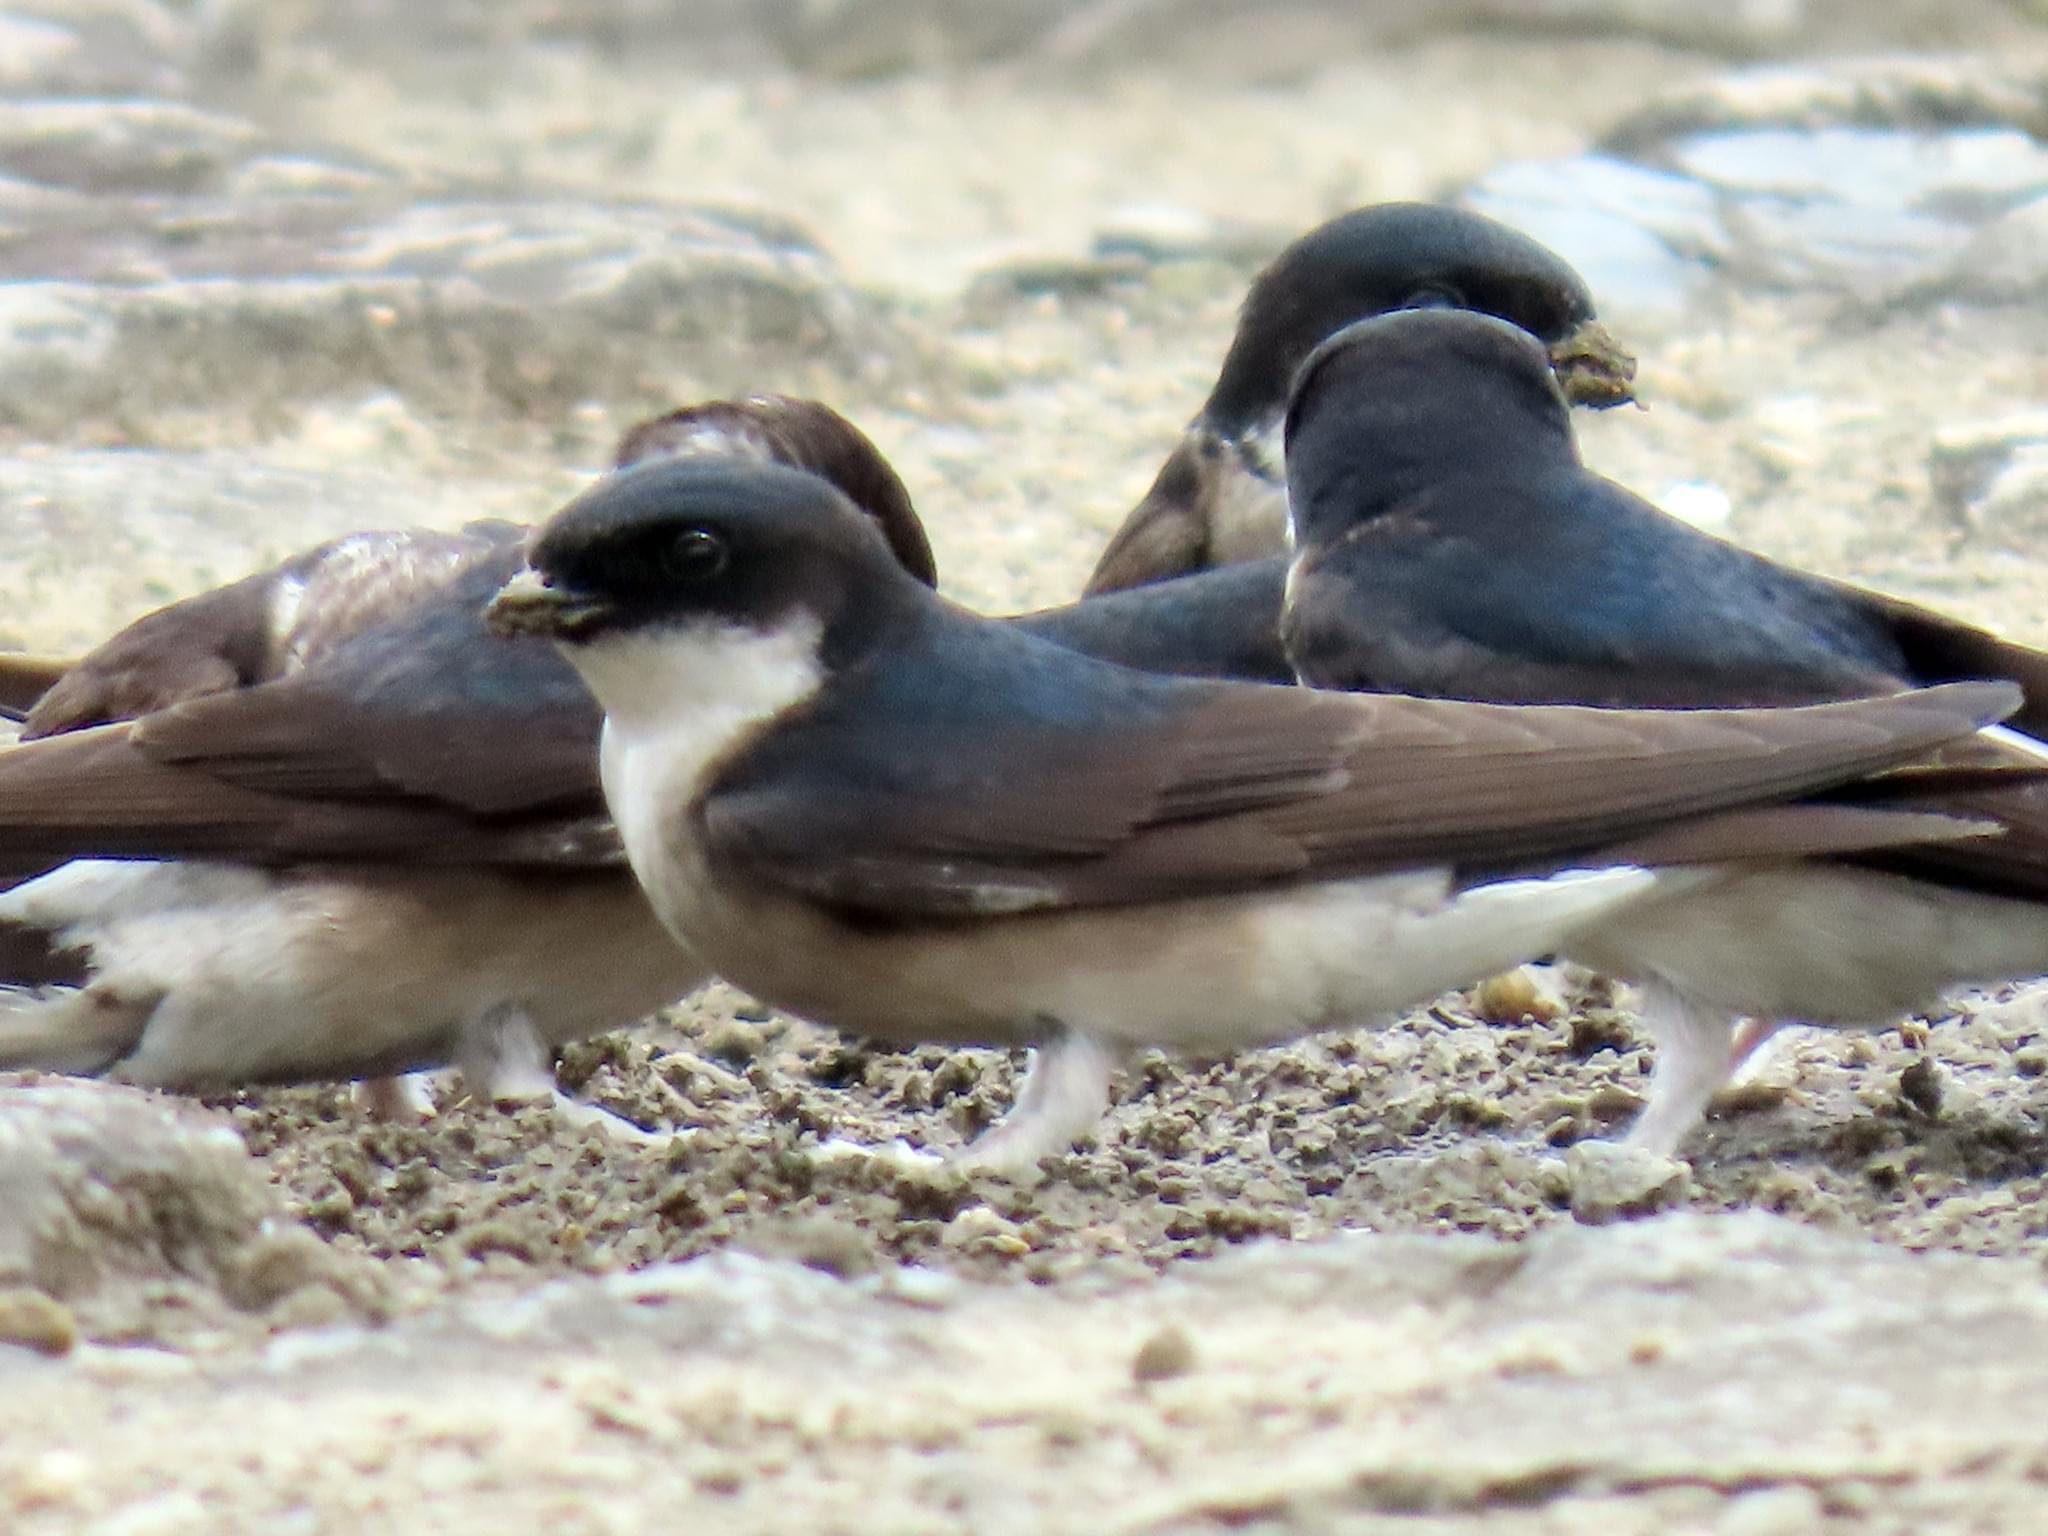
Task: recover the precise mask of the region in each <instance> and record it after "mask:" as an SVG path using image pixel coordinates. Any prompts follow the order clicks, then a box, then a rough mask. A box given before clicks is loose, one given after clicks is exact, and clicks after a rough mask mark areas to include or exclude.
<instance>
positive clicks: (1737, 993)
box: [1563, 863, 2048, 1151]
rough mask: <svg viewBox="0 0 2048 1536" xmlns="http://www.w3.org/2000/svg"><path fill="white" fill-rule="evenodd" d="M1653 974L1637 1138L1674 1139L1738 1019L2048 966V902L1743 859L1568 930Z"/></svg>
mask: <svg viewBox="0 0 2048 1536" xmlns="http://www.w3.org/2000/svg"><path fill="white" fill-rule="evenodd" d="M1563 952H1564V953H1566V954H1568V955H1570V956H1571V958H1573V959H1574V960H1578V961H1580V962H1582V963H1584V964H1586V965H1590V966H1592V967H1593V968H1594V969H1595V970H1598V971H1602V972H1604V973H1605V974H1607V975H1610V976H1619V977H1622V978H1624V979H1626V980H1629V981H1633V982H1636V983H1638V984H1639V985H1641V986H1643V987H1644V988H1645V989H1646V991H1647V992H1649V994H1650V1000H1649V1001H1648V1002H1647V1003H1646V1005H1645V1010H1644V1022H1645V1024H1646V1025H1647V1026H1648V1027H1649V1030H1650V1032H1651V1035H1652V1037H1653V1038H1654V1039H1655V1041H1656V1043H1657V1049H1658V1062H1657V1069H1656V1075H1655V1076H1654V1077H1653V1078H1652V1080H1651V1092H1650V1103H1649V1106H1648V1107H1647V1108H1646V1109H1645V1110H1644V1112H1643V1116H1642V1119H1641V1120H1640V1121H1639V1122H1638V1125H1637V1127H1636V1129H1635V1130H1634V1131H1632V1132H1631V1133H1630V1137H1629V1139H1630V1140H1631V1141H1632V1142H1638V1143H1641V1144H1645V1145H1650V1146H1652V1147H1654V1148H1655V1149H1656V1150H1660V1151H1669V1150H1671V1149H1672V1148H1674V1147H1676V1146H1677V1144H1678V1142H1679V1140H1680V1139H1681V1138H1682V1137H1683V1136H1684V1135H1685V1134H1686V1133H1687V1132H1688V1131H1689V1130H1690V1129H1691V1128H1692V1126H1693V1125H1694V1124H1695V1123H1696V1122H1697V1120H1698V1118H1699V1115H1700V1112H1701V1111H1702V1110H1703V1109H1704V1107H1705V1104H1706V1101H1707V1099H1708V1098H1709V1097H1710V1096H1711V1095H1712V1094H1713V1092H1714V1091H1715V1090H1716V1089H1717V1088H1719V1087H1720V1086H1721V1085H1722V1084H1723V1083H1724V1082H1726V1081H1727V1080H1728V1076H1729V1071H1730V1066H1731V1061H1732V1055H1731V1047H1732V1046H1733V1044H1734V1042H1735V1040H1736V1038H1737V1034H1736V1029H1737V1025H1736V1021H1737V1019H1738V1018H1739V1017H1743V1016H1747V1017H1749V1018H1752V1019H1755V1020H1757V1021H1759V1023H1760V1025H1761V1026H1766V1027H1767V1026H1769V1025H1772V1024H1777V1023H1783V1022H1797V1023H1803V1024H1816V1025H1826V1026H1833V1027H1837V1028H1851V1029H1854V1028H1869V1029H1882V1028H1885V1027H1888V1026H1889V1025H1892V1024H1895V1023H1897V1022H1898V1021H1899V1019H1901V1018H1902V1017H1904V1016H1905V1015H1906V1014H1908V1013H1911V1012H1914V1011H1917V1010H1920V1009H1924V1008H1927V1007H1930V1006H1932V1005H1933V1004H1935V1003H1937V1002H1939V1001H1940V999H1941V998H1942V996H1943V995H1944V994H1945V993H1947V992H1950V991H1952V990H1955V989H1957V988H1960V987H1966V986H1967V987H1976V986H1988V985H1993V984H1996V983H1999V982H2006V981H2017V980H2024V979H2030V978H2033V977H2037V976H2042V975H2048V907H2043V906H2040V905H2037V904H2035V903H2032V902H2024V901H2011V900H2005V899H2002V898H1999V897H1995V896H1983V895H1977V894H1975V893H1972V892H1968V891H1955V890H1949V889H1946V888H1944V887H1941V886H1936V885H1929V884H1926V883H1924V882H1921V881H1916V880H1910V879H1907V878H1905V877H1903V876H1898V875H1889V874H1883V873H1879V872H1875V871H1867V870H1856V869H1850V868H1846V867H1843V866H1840V865H1830V864H1818V863H1793V864H1782V865H1771V866H1765V867H1762V868H1749V867H1746V868H1738V869H1731V870H1729V871H1726V872H1724V873H1721V874H1719V875H1716V876H1714V877H1712V878H1710V879H1708V880H1706V881H1704V882H1703V883H1701V884H1699V885H1698V886H1696V887H1695V888H1693V889H1692V890H1689V891H1683V892H1678V893H1675V894H1669V895H1668V896H1667V895H1664V894H1660V895H1659V896H1658V897H1657V898H1655V899H1652V900H1648V901H1644V902H1642V903H1639V904H1636V905H1632V906H1629V907H1627V908H1624V909H1619V910H1617V912H1616V913H1615V914H1614V916H1613V917H1612V918H1611V919H1609V920H1607V921H1605V922H1603V923H1601V924H1599V925H1597V926H1596V927H1593V928H1589V929H1587V930H1585V931H1583V932H1581V934H1580V935H1579V936H1578V937H1577V938H1576V939H1575V940H1573V941H1572V942H1570V943H1568V944H1566V945H1564V946H1563Z"/></svg>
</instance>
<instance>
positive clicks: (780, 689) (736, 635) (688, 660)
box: [563, 619, 825, 885]
mask: <svg viewBox="0 0 2048 1536" xmlns="http://www.w3.org/2000/svg"><path fill="white" fill-rule="evenodd" d="M818 641H819V633H818V626H817V624H816V623H815V622H814V621H811V620H809V619H805V620H801V621H799V622H795V623H792V624H790V625H788V626H786V627H784V628H781V629H776V630H772V631H764V630H758V629H748V628H744V627H742V626H740V625H735V624H710V623H705V624H694V625H688V626H683V627H679V628H673V629H661V630H653V631H647V632H642V633H638V634H631V635H617V636H608V637H606V638H604V639H601V640H597V641H594V642H593V643H591V644H588V645H581V646H564V647H563V651H564V653H565V654H566V655H567V656H568V658H569V660H570V661H571V662H572V663H573V664H574V665H575V667H576V670H577V671H579V672H580V673H582V674H583V680H584V681H585V682H586V683H588V684H589V685H590V691H591V692H592V693H594V694H596V695H597V701H598V703H600V704H602V705H603V706H604V712H605V720H604V735H603V737H602V742H601V746H600V748H599V752H598V764H599V769H600V772H601V774H602V777H603V781H604V797H605V803H606V804H607V805H608V806H609V807H610V808H611V813H612V819H613V820H614V821H616V822H617V823H618V827H619V836H620V839H621V841H622V842H623V843H624V844H625V848H626V858H627V861H628V862H629V863H630V864H631V865H632V866H633V871H634V873H635V874H636V875H638V876H639V877H640V881H641V883H642V884H643V885H647V884H648V883H649V880H650V877H651V876H652V874H653V872H654V871H657V870H659V869H660V868H661V867H662V865H663V864H664V862H665V861H666V858H667V855H666V853H665V852H664V849H663V828H664V827H665V826H667V825H670V824H671V819H672V818H673V817H675V816H677V815H679V814H680V813H681V812H682V811H683V810H684V808H685V807H687V806H689V805H690V804H692V803H693V802H694V801H695V800H696V798H697V796H698V795H699V794H700V793H701V792H702V790H703V788H704V784H705V781H706V779H707V778H708V776H709V775H710V773H711V772H712V770H713V769H714V768H715V767H716V766H717V765H718V764H719V763H720V762H722V761H723V760H724V759H725V758H726V757H727V756H728V755H729V754H730V753H731V752H732V751H733V750H734V748H736V747H738V746H739V745H740V744H741V743H742V742H743V741H744V740H745V739H746V737H747V736H748V735H749V734H750V733H751V732H753V731H754V730H756V729H758V728H759V727H760V726H762V725H764V724H766V723H767V722H768V721H770V720H772V719H774V718H775V717H776V716H777V715H779V714H781V713H782V712H783V711H784V710H786V709H789V708H790V707H791V706H793V705H796V704H800V703H802V702H803V701H804V700H805V699H808V698H809V697H810V696H811V695H812V694H814V693H816V692H817V691H818V687H819V685H820V684H821V683H823V681H824V679H825V672H824V666H823V664H822V663H821V662H820V661H819V659H818Z"/></svg>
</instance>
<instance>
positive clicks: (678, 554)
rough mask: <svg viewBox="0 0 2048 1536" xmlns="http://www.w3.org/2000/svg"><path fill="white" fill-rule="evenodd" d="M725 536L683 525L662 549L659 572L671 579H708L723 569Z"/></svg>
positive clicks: (685, 580)
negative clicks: (683, 527) (681, 529)
mask: <svg viewBox="0 0 2048 1536" xmlns="http://www.w3.org/2000/svg"><path fill="white" fill-rule="evenodd" d="M728 553H729V552H728V551H727V549H726V547H725V540H724V539H722V538H720V537H719V536H718V535H717V534H715V533H713V532H712V531H711V530H710V529H709V528H685V529H684V530H683V531H682V532H681V533H679V534H677V535H676V536H675V537H674V538H672V539H670V540H669V541H668V546H667V547H666V548H665V549H664V550H663V551H662V556H661V569H662V574H663V575H665V576H667V577H668V578H669V579H670V580H671V581H678V582H699V581H709V580H711V578H712V577H714V576H716V575H717V574H718V573H719V572H720V571H723V570H724V569H725V562H726V558H727V555H728Z"/></svg>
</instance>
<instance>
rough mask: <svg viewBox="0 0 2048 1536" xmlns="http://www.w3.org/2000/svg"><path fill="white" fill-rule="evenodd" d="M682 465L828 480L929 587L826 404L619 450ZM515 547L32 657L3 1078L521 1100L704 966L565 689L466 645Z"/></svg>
mask: <svg viewBox="0 0 2048 1536" xmlns="http://www.w3.org/2000/svg"><path fill="white" fill-rule="evenodd" d="M679 454H681V455H688V454H713V455H718V454H731V455H735V456H738V457H742V458H752V459H766V460H776V461H781V462H789V463H795V464H800V465H805V466H808V467H811V468H815V469H817V470H819V471H821V472H824V473H826V474H830V475H833V476H835V477H837V480H838V483H839V484H841V485H842V487H843V488H845V489H846V490H847V491H849V492H850V493H851V494H852V495H854V496H855V497H856V498H857V499H858V500H859V502H860V504H861V505H862V506H863V508H864V510H865V511H866V512H867V513H868V514H869V515H870V516H871V517H873V518H874V519H875V521H876V523H877V525H878V526H879V527H880V528H881V529H882V530H883V536H884V538H885V540H886V541H887V543H888V545H889V547H890V548H891V549H892V550H893V551H894V553H895V555H896V557H897V558H898V559H899V560H900V561H902V562H903V564H904V567H905V569H906V571H908V572H910V573H911V575H912V577H913V578H914V579H919V580H925V581H930V580H932V579H934V574H935V573H934V571H933V568H932V559H931V551H930V547H929V545H928V544H927V543H926V542H925V538H924V532H923V528H922V526H921V525H920V524H919V522H918V520H917V517H916V515H915V513H914V512H913V511H912V510H911V506H910V501H909V497H908V494H907V493H906V492H905V491H904V489H903V487H902V484H901V482H900V481H898V480H897V479H896V478H895V476H894V475H893V473H891V472H890V471H889V469H888V466H887V464H886V462H885V461H884V460H883V459H882V458H881V456H880V454H879V453H877V452H876V451H875V450H874V448H873V445H872V444H870V443H869V442H868V441H867V439H866V438H865V437H863V436H861V435H860V434H859V433H858V432H857V431H855V430H854V429H853V427H852V426H851V425H850V424H849V423H847V422H846V421H845V420H844V419H843V418H841V417H839V416H838V415H837V414H836V413H834V412H832V411H830V410H829V409H827V408H826V407H824V406H821V405H817V404H815V403H814V402H808V401H796V400H788V399H782V398H758V399H753V400H746V401H728V402H714V403H711V404H708V405H704V406H698V407H693V408H690V409H687V410H684V411H680V412H676V413H672V414H671V415H669V416H666V417H662V418H659V419H657V420H655V421H652V422H647V423H643V424H642V425H641V426H639V427H637V428H635V429H634V431H633V432H631V433H629V434H628V435H627V437H626V439H625V440H624V441H623V442H622V444H621V445H620V455H621V457H622V459H624V460H632V459H637V458H639V457H645V456H649V455H665V456H674V455H679ZM525 535H526V530H525V529H523V528H521V527H519V526H517V525H514V524H510V523H480V524H473V525H471V526H469V527H467V528H464V529H462V530H461V531H459V532H454V533H446V532H434V531H426V530H408V531H401V532H393V533H369V534H358V535H354V536H351V537H348V538H344V539H339V540H335V541H333V542H331V543H328V544H324V545H321V546H320V547H318V548H316V549H314V550H311V551H309V552H307V553H305V554H303V555H300V556H297V557H294V558H293V559H290V560H287V561H285V562H283V563H282V564H280V565H278V566H276V567H273V568H272V569H270V570H268V571H265V572H262V573H259V574H258V575H255V576H252V577H249V578H247V579H246V580H244V581H240V582H237V583H234V584H232V585H230V586H227V587H223V588H220V589H218V590H216V591H213V592H209V593H205V594H202V595H200V596H198V597H194V598H191V599H188V600H186V601H185V602H182V603H176V604H173V605H172V606H170V607H168V608H165V609H162V610H159V611H158V612H156V613H152V614H150V615H148V616H146V617H144V618H142V619H140V620H138V621H137V622H136V623H135V624H133V625H131V626H130V627H129V628H128V629H127V630H124V631H123V632H122V633H120V634H119V635H116V636H115V637H114V638H112V639H111V640H109V641H108V642H107V643H106V644H105V645H103V646H101V647H100V648H99V649H98V650H96V651H94V652H92V653H91V654H90V655H88V656H87V657H85V658H83V659H82V660H80V661H78V662H76V663H74V664H72V665H70V666H69V667H66V668H61V669H50V670H51V671H52V672H54V674H55V676H54V682H52V683H51V685H50V686H49V687H48V688H47V690H46V691H44V692H42V694H41V696H40V698H39V699H36V700H35V701H34V702H33V706H32V708H30V710H29V711H28V719H27V725H26V729H25V733H24V734H25V736H26V737H27V738H29V739H28V740H27V741H25V742H24V743H23V744H22V745H21V746H19V747H17V748H14V749H12V750H10V751H8V752H6V753H4V754H0V861H5V863H6V865H7V867H8V868H10V869H11V870H13V871H14V872H15V874H16V876H17V878H18V877H20V876H22V875H27V874H34V873H38V872H40V871H42V870H46V869H51V867H52V866H55V865H61V866H62V867H61V868H55V869H53V870H52V872H50V873H47V874H42V875H41V877H40V878H36V879H30V880H28V881H27V882H26V883H22V884H18V885H16V886H15V887H14V888H13V889H11V890H8V891H6V892H5V893H4V894H0V968H4V972H0V980H4V981H5V982H6V983H7V984H8V985H9V986H10V987H11V989H12V990H11V991H10V992H9V993H8V994H7V995H6V996H5V998H4V1001H0V1065H5V1066H14V1067H20V1066H37V1067H44V1068H49V1069H55V1070H65V1071H75V1072H108V1073H110V1074H112V1075H115V1076H118V1077H121V1078H124V1079H127V1080H129V1081H133V1082H139V1083H144V1084H151V1085H156V1086H163V1087H179V1088H198V1087H222V1086H235V1085H241V1084H248V1083H261V1082H268V1081H300V1080H307V1079H323V1078H326V1079H331V1078H347V1077H362V1076H372V1075H378V1074H386V1073H394V1072H399V1071H404V1070H408V1069H412V1068H416V1067H429V1066H438V1065H442V1064H446V1063H454V1064H456V1065H459V1066H460V1067H461V1068H462V1069H463V1073H464V1076H465V1078H466V1079H467V1081H468V1083H469V1086H470V1088H471V1091H472V1092H475V1093H479V1094H483V1095H489V1096H491V1097H497V1098H528V1097H533V1096H537V1095H551V1094H552V1093H553V1075H552V1072H551V1070H550V1067H549V1062H550V1059H551V1055H552V1051H553V1049H554V1048H555V1047H557V1046H559V1045H560V1044H562V1043H563V1042H564V1041H567V1040H571V1039H575V1038H578V1037H580V1036H583V1035H588V1034H592V1033H596V1032H598V1031H601V1030H605V1029H610V1028H615V1027H617V1026H620V1025H623V1024H628V1023H631V1022H633V1021H634V1020H636V1019H639V1018H641V1017H644V1016H645V1015H646V1014H648V1013H650V1012H652V1011H653V1010H654V1009H656V1008H659V1007H661V1006H663V1005H665V1004H667V1003H670V1002H673V1001H675V1000H676V999H677V998H679V997H681V996H682V995H683V994H684V993H686V992H688V991H690V990H691V989H693V988H694V987H695V986H697V985H698V984H699V983H700V982H701V981H703V980H704V979H705V972H704V969H703V967H702V966H701V965H700V964H699V963H698V962H697V961H696V960H695V959H693V958H692V957H691V956H689V955H688V954H686V953H685V952H683V951H682V950H681V949H680V948H678V947H677V946H676V945H675V944H674V943H673V942H672V941H671V940H670V939H669V938H668V936H667V935H666V933H665V932H664V931H663V930H662V929H661V927H660V925H659V924H658V923H657V922H656V921H655V919H654V917H653V915H652V913H651V912H650V911H649V910H648V908H647V905H646V903H645V901H644V900H643V899H642V897H641V896H640V893H639V891H638V889H637V887H636V886H635V885H634V883H633V880H632V877H631V875H630V873H629V872H628V871H627V870H626V868H625V867H624V864H623V862H622V860H621V857H620V855H619V850H618V843H617V838H616V835H615V833H614V831H613V829H612V826H611V823H610V821H609V818H608V817H607V816H606V814H605V810H604V805H603V800H602V795H601V791H600V788H599V784H598V777H597V734H598V727H599V724H600V719H601V716H600V713H599V711H598V709H597V707H596V705H595V703H594V702H593V701H592V700H591V698H590V696H589V693H588V691H587V690H586V689H585V688H584V687H583V685H582V683H581V681H580V680H579V679H578V678H577V676H576V675H575V673H574V672H573V670H571V669H570V668H569V667H568V665H567V664H566V663H565V662H564V661H563V660H562V659H561V658H560V656H559V655H558V654H557V653H556V651H555V649H554V648H553V647H552V646H550V645H548V644H545V643H543V642H539V641H533V640H526V641H520V640H516V639H514V640H506V639H503V638H500V637H494V636H491V635H489V634H487V633H486V632H485V631H484V629H483V626H482V617H481V616H482V610H483V606H484V604H485V602H486V601H487V600H488V599H489V598H490V596H491V594H492V593H494V592H495V591H496V590H497V588H498V587H499V585H501V584H502V583H503V582H504V580H505V579H506V578H507V577H508V576H510V575H511V574H512V573H513V572H514V571H515V570H517V569H518V568H519V565H520V563H521V553H520V550H521V545H522V543H523V540H524V538H525ZM25 675H26V676H27V678H28V680H29V681H30V682H33V674H25ZM17 680H19V678H18V679H17ZM23 691H24V692H26V691H27V690H26V689H24V690H23ZM67 861H70V862H67ZM387 1102H388V1099H387Z"/></svg>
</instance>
